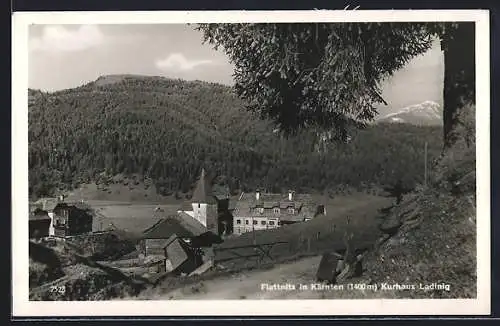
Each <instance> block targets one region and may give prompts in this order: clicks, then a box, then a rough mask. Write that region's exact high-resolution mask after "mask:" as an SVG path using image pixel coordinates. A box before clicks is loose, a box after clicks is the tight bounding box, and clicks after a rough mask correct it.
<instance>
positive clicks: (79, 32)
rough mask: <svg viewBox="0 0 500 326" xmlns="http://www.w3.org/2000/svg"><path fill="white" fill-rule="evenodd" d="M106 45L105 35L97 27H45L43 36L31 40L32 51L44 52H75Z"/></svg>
mask: <svg viewBox="0 0 500 326" xmlns="http://www.w3.org/2000/svg"><path fill="white" fill-rule="evenodd" d="M102 43H104V35H103V33H102V32H101V30H100V29H99V27H98V26H95V25H82V26H80V27H79V28H78V29H69V28H67V27H64V26H61V25H50V26H44V28H43V31H42V35H41V36H39V37H35V38H32V39H31V40H30V50H32V51H44V52H75V51H81V50H85V49H88V48H92V47H96V46H99V45H101V44H102Z"/></svg>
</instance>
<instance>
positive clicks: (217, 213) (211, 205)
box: [177, 169, 232, 235]
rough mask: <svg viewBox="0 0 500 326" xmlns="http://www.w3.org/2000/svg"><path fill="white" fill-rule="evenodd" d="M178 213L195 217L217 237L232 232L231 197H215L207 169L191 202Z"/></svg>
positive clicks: (184, 205)
mask: <svg viewBox="0 0 500 326" xmlns="http://www.w3.org/2000/svg"><path fill="white" fill-rule="evenodd" d="M177 213H178V214H187V215H189V216H191V217H193V218H194V219H196V220H197V221H198V222H200V223H201V224H202V225H203V226H205V227H206V228H207V229H208V231H210V232H213V233H215V234H217V235H222V234H227V233H230V232H231V231H232V215H231V213H230V211H229V196H228V195H224V196H221V197H217V196H216V195H214V193H213V191H212V186H211V184H210V180H209V178H208V176H207V175H206V172H205V169H202V170H201V175H200V178H199V179H198V182H197V184H196V187H195V189H194V192H193V196H192V197H191V200H190V201H186V202H184V204H183V205H182V207H181V208H180V210H179V211H178V212H177Z"/></svg>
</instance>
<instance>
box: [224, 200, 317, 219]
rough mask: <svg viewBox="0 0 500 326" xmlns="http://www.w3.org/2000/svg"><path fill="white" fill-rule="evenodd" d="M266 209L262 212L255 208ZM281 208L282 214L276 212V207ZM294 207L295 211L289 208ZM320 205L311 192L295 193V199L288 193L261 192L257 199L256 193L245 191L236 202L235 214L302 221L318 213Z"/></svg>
mask: <svg viewBox="0 0 500 326" xmlns="http://www.w3.org/2000/svg"><path fill="white" fill-rule="evenodd" d="M257 207H261V208H263V209H264V212H263V213H260V212H259V211H258V210H256V209H255V208H257ZM278 207H279V208H280V214H279V215H277V214H275V213H274V208H278ZM289 207H293V208H294V209H295V211H294V213H291V212H289V211H288V209H287V208H289ZM317 207H318V205H317V204H316V203H314V201H313V199H312V197H311V195H309V194H294V196H293V200H289V199H288V194H270V193H261V194H260V196H259V200H256V198H255V194H248V193H243V194H242V195H241V197H240V199H239V200H238V201H237V202H236V207H235V209H234V213H233V215H234V216H241V217H270V218H279V219H280V220H283V221H302V220H304V219H305V218H312V217H314V216H315V215H316V213H317Z"/></svg>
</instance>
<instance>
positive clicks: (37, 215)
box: [29, 208, 50, 221]
mask: <svg viewBox="0 0 500 326" xmlns="http://www.w3.org/2000/svg"><path fill="white" fill-rule="evenodd" d="M29 220H30V221H42V220H49V221H50V217H49V214H48V213H47V211H44V210H41V209H39V208H37V209H35V210H33V211H32V212H30V215H29Z"/></svg>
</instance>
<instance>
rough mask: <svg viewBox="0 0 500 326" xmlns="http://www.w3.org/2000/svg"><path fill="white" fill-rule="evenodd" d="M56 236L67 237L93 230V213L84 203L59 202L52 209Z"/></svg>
mask: <svg viewBox="0 0 500 326" xmlns="http://www.w3.org/2000/svg"><path fill="white" fill-rule="evenodd" d="M52 213H53V217H52V224H53V228H54V236H56V237H67V236H73V235H79V234H85V233H91V232H92V222H93V214H92V212H91V210H90V207H89V206H87V205H86V204H84V203H81V202H77V203H71V202H59V203H58V204H57V205H56V206H55V207H54V208H53V210H52Z"/></svg>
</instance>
